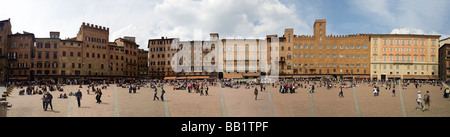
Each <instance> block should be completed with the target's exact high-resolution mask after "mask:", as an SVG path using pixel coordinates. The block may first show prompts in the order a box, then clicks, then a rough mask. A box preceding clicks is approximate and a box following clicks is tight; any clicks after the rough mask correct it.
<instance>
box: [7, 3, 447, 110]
mask: <svg viewBox="0 0 450 137" xmlns="http://www.w3.org/2000/svg"><path fill="white" fill-rule="evenodd" d="M203 2H204V1H199V3H200V5H201V4H205V3H203ZM207 2H210V1H207ZM285 2H286V1H281V2H280V1H278V0H268V1H258V4H260V5H265V6H267V5H283V6H285V5H284V4H285ZM182 3H185V2H182ZM199 3H197V2H192V3H188V4H194V5H195V4H199ZM166 4H173V5H176V1H170V0H168V1H164V2H163V4H161V5H158V4H157V6H155V11H158V10H161V11H165V10H167V9H165V8H164V7H165V6H167V5H166ZM185 4H186V3H185ZM209 4H210V3H209ZM222 4H223V3H222ZM246 4H249V5H252V4H254V3H251V2H248V3H247V2H244V5H246ZM258 4H256V5H258ZM294 4H296V3H293V5H294ZM226 5H227V4H225V5H224V6H226ZM210 6H214V4H212V5H210ZM268 7H269V8H268V9H266V10H264V11H270V9H273V10H275V9H276V8H274V7H272V8H270V6H268ZM292 7H294V8H295V6H287V7H285V8H286V9H285V10H287V9H290V8H292ZM191 10H192V9H191ZM202 10H203V9H202ZM298 10H300V9H298ZM192 11H195V10H192ZM237 12H243V13H247V12H249V11H237ZM274 12H275V11H274ZM179 14H181V13H179ZM283 14H290V12H283ZM247 15H253V14H250V13H248V14H245V16H243V17H244V18H246V16H247ZM386 15H388V14H386ZM5 16H6V17H5ZM83 16H85V15H83ZM199 16H200V15H199ZM254 16H256V15H254ZM267 16H269V15H267ZM0 17H1V18H3V19H0V85H1V86H0V93H1V95H2V97H1V98H0V117H449V116H450V107H449V105H450V99H448V98H449V94H450V93H449V92H450V89H449V85H448V82H449V81H450V77H449V76H450V59H449V58H448V56H450V37H448V36H449V35H446V34H445V33H444V34H439V33H434V32H435V30H431V29H430V30H427V29H426V28H425V29H423V30H424V31H422V30H421V31H416V32H414V33H410V32H409V31H408V32H407V33H401V32H400V31H401V29H393V31H392V32H389V31H384V32H383V31H381V32H382V33H380V31H379V30H377V31H375V30H373V31H371V30H368V29H361V32H357V31H354V30H353V29H352V30H351V31H344V32H339V30H342V29H343V28H342V27H341V25H339V24H340V23H342V22H335V20H336V19H335V17H330V18H331V19H328V16H316V17H315V18H314V19H311V18H309V20H304V18H302V23H298V24H302V25H298V24H296V25H286V24H283V25H282V26H281V27H280V26H278V27H275V29H276V30H272V29H273V28H271V29H266V30H267V31H261V30H259V31H257V28H259V27H258V26H260V25H258V24H264V23H267V22H264V20H258V21H253V24H256V25H255V27H254V29H253V31H252V33H246V36H247V37H245V38H244V37H240V36H236V35H235V34H236V33H235V34H230V32H229V30H226V29H228V28H226V26H225V25H223V26H221V25H218V26H221V27H217V28H220V29H211V27H208V23H198V24H199V26H196V25H192V26H191V27H190V28H189V29H190V30H192V32H191V33H192V34H189V35H186V34H185V33H180V32H178V33H177V32H174V31H162V32H166V33H167V34H161V33H158V34H161V35H160V36H155V35H153V34H152V35H151V36H147V37H146V38H142V35H141V34H139V33H138V32H139V31H138V30H141V29H145V28H141V29H136V28H135V26H132V27H129V29H130V30H127V33H118V32H117V30H122V28H113V27H112V26H115V25H111V26H110V25H108V24H114V23H109V22H108V23H104V22H102V21H96V20H94V19H87V20H85V19H82V20H76V21H75V22H70V24H74V23H76V24H77V25H76V27H73V25H70V26H72V27H67V26H63V25H61V28H59V29H60V30H58V28H57V29H56V30H55V28H53V27H52V29H49V30H47V31H46V34H45V35H42V33H41V32H39V35H38V33H37V32H36V33H34V32H31V31H30V32H29V31H26V30H20V31H17V29H18V28H15V26H16V25H15V24H23V22H20V20H22V19H20V18H19V19H17V20H18V21H16V18H14V17H15V16H13V17H11V18H9V17H8V14H0ZM100 17H103V16H99V18H100ZM200 17H203V16H200ZM288 17H290V16H288ZM322 17H324V18H322ZM83 18H84V17H83ZM88 18H90V17H88ZM192 20H193V21H194V22H195V19H192ZM88 21H89V22H88ZM165 21H167V20H165ZM52 22H53V21H52V20H48V21H47V23H52ZM98 22H100V23H98ZM111 22H112V21H111ZM124 22H126V21H125V20H124ZM174 22H176V21H174ZM250 22H251V21H250ZM286 22H289V21H286ZM160 23H161V22H160ZM165 23H167V24H169V25H172V24H176V23H171V22H165ZM129 24H133V22H129ZM194 24H196V23H194ZM238 24H240V23H238ZM250 24H252V23H250ZM275 24H276V23H275ZM343 24H344V23H343ZM28 25H29V27H33V28H37V27H40V26H37V25H36V24H33V23H29V24H28ZM364 25H366V24H364V23H361V22H359V21H358V22H354V23H353V27H358V26H364ZM188 26H189V25H188ZM202 26H205V27H204V28H203V27H202ZM274 26H277V25H274ZM110 27H111V28H110ZM183 27H185V26H183ZM447 27H448V26H447ZM13 28H14V31H13ZM127 28H128V27H127ZM169 28H175V29H174V30H177V29H176V28H177V26H174V27H169ZM212 28H214V27H212ZM238 28H239V27H238ZM305 28H309V29H305ZM372 28H375V27H372ZM43 29H45V28H43ZM229 29H233V30H243V29H236V28H229ZM445 29H447V28H445ZM63 30H70V32H65V31H63ZM113 30H114V31H113ZM134 30H135V31H136V35H133V33H128V31H131V32H133V31H134ZM180 30H185V29H184V28H181V29H180ZM221 30H223V31H221ZM147 31H152V30H147ZM160 31H161V30H160ZM205 31H211V32H205ZM244 31H247V30H245V29H244ZM432 31H433V33H429V32H432ZM158 32H159V31H158ZM253 32H258V33H257V34H256V33H253ZM279 32H281V33H279ZM348 32H352V33H349V34H346V33H348ZM173 33H175V34H173ZM241 34H242V33H241ZM253 34H255V35H253ZM261 34H263V35H264V36H261ZM62 35H64V37H63V36H62Z"/></svg>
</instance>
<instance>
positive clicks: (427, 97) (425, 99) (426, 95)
mask: <svg viewBox="0 0 450 137" xmlns="http://www.w3.org/2000/svg"><path fill="white" fill-rule="evenodd" d="M423 100H424V101H425V102H429V101H430V95H428V94H425V97H424V99H423Z"/></svg>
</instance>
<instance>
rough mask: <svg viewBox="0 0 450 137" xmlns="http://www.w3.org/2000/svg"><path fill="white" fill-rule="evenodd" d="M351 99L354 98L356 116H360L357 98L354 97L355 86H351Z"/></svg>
mask: <svg viewBox="0 0 450 137" xmlns="http://www.w3.org/2000/svg"><path fill="white" fill-rule="evenodd" d="M353 99H354V100H355V110H356V117H361V113H360V112H359V105H358V98H356V90H355V87H353Z"/></svg>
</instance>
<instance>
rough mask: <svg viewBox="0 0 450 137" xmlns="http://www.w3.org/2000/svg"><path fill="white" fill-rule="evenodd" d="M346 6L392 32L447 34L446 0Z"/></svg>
mask: <svg viewBox="0 0 450 137" xmlns="http://www.w3.org/2000/svg"><path fill="white" fill-rule="evenodd" d="M348 3H349V5H351V6H353V7H356V8H355V9H354V10H353V11H354V12H356V13H357V14H360V15H362V16H364V17H366V18H367V19H366V20H367V22H368V23H369V24H375V25H376V26H379V25H383V26H384V27H385V28H388V29H392V30H393V32H398V33H406V32H407V33H430V32H432V31H437V32H439V33H449V32H447V30H448V25H447V24H446V22H448V21H449V18H448V17H449V16H450V10H449V9H448V8H447V7H448V5H450V1H448V0H426V1H424V0H349V1H348ZM421 30H423V31H421Z"/></svg>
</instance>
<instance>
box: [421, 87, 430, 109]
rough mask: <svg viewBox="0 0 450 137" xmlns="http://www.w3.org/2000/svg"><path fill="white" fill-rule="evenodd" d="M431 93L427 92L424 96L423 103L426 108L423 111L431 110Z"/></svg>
mask: <svg viewBox="0 0 450 137" xmlns="http://www.w3.org/2000/svg"><path fill="white" fill-rule="evenodd" d="M428 93H430V91H428V90H427V93H425V95H423V101H424V102H425V106H424V108H423V110H430V101H431V100H430V94H428ZM425 107H426V108H425Z"/></svg>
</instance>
